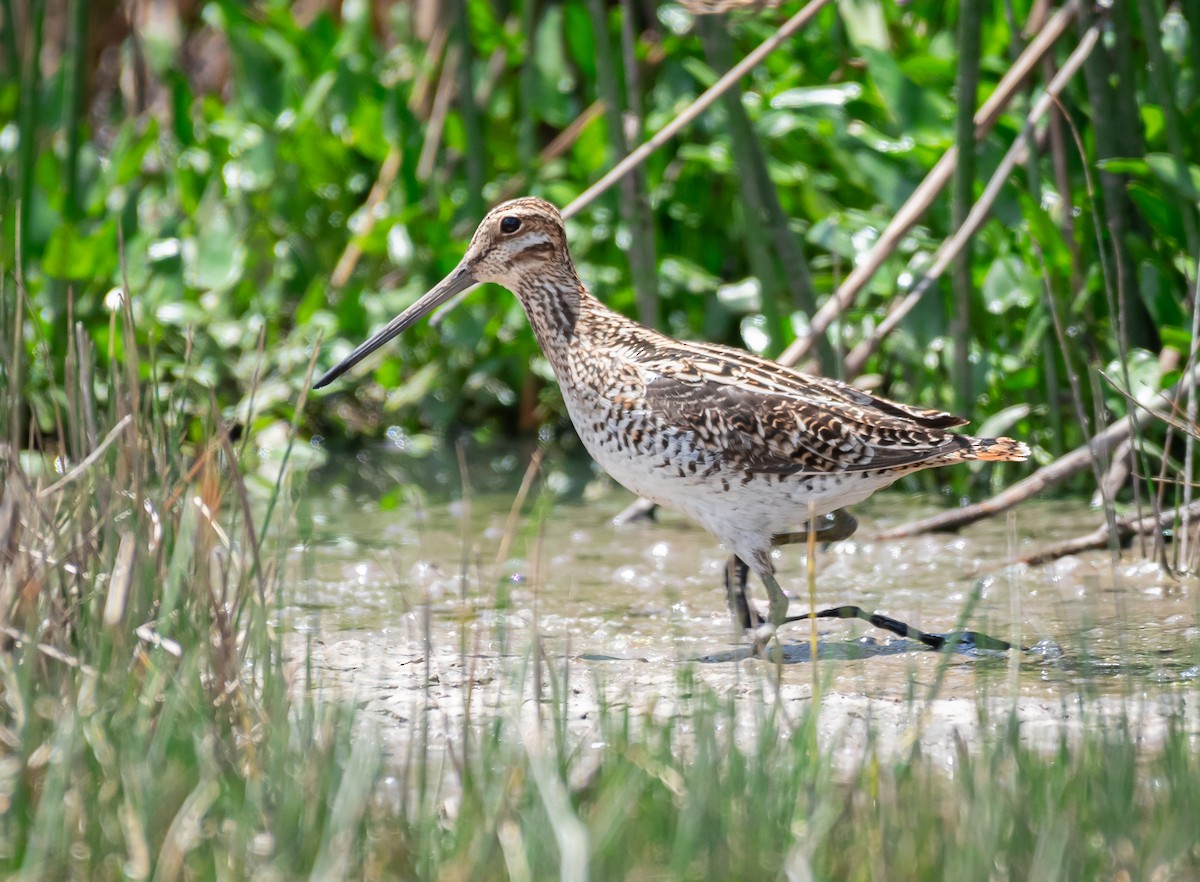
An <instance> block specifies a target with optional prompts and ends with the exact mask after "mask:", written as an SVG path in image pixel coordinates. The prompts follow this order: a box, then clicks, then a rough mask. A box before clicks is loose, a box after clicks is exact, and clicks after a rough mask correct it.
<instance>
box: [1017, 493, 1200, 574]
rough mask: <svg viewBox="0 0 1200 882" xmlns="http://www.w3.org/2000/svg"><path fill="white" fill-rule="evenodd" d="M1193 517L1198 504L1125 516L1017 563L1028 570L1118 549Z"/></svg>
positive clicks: (1036, 552)
mask: <svg viewBox="0 0 1200 882" xmlns="http://www.w3.org/2000/svg"><path fill="white" fill-rule="evenodd" d="M1197 515H1200V501H1196V502H1193V503H1191V504H1189V505H1185V506H1184V505H1181V506H1180V507H1179V508H1172V509H1168V510H1167V511H1163V512H1159V513H1158V514H1157V515H1147V516H1146V517H1142V518H1139V517H1137V516H1136V515H1126V516H1124V517H1119V518H1117V519H1116V520H1115V522H1114V523H1113V524H1112V525H1111V526H1110V525H1109V524H1107V523H1105V524H1101V525H1100V526H1099V527H1097V528H1096V529H1095V530H1093V531H1092V532H1090V533H1086V534H1084V535H1083V536H1076V537H1075V538H1073V539H1067V540H1065V541H1063V542H1059V543H1056V544H1055V545H1051V546H1049V547H1047V548H1043V549H1040V550H1039V551H1035V552H1033V553H1032V554H1027V555H1025V556H1024V557H1022V558H1021V559H1020V562H1021V563H1023V564H1028V565H1029V566H1031V567H1033V566H1040V565H1041V564H1047V563H1050V562H1051V561H1054V560H1058V559H1059V558H1060V557H1066V556H1067V555H1070V554H1079V553H1081V552H1084V551H1096V550H1100V549H1104V548H1109V547H1110V546H1111V545H1113V544H1116V545H1118V546H1119V545H1122V544H1124V543H1125V542H1126V541H1127V540H1129V539H1131V538H1133V537H1134V536H1145V535H1147V534H1149V533H1162V531H1164V530H1168V529H1170V528H1171V527H1172V526H1173V525H1174V524H1175V523H1177V522H1179V521H1182V522H1183V523H1184V524H1186V523H1187V522H1188V520H1189V519H1190V518H1194V517H1196V516H1197Z"/></svg>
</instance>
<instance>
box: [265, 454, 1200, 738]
mask: <svg viewBox="0 0 1200 882" xmlns="http://www.w3.org/2000/svg"><path fill="white" fill-rule="evenodd" d="M548 460H549V464H547V465H546V466H545V467H544V469H543V471H542V474H541V475H540V476H539V478H538V480H537V481H535V484H534V489H533V490H532V491H531V492H530V494H529V498H528V499H527V500H526V502H525V505H524V508H523V510H522V511H521V512H520V513H518V516H517V517H516V518H515V520H514V519H513V515H512V505H513V499H514V496H515V493H516V488H517V486H518V485H519V483H520V479H521V475H522V473H523V471H524V468H525V464H526V462H527V461H528V451H522V452H519V453H516V454H511V453H510V454H505V455H502V456H500V457H495V456H493V457H491V458H482V459H479V460H474V459H473V460H472V462H471V463H470V465H469V466H468V467H467V470H466V473H467V476H468V481H469V484H470V486H471V490H470V492H469V494H468V495H466V496H464V495H463V494H462V492H461V485H462V482H461V477H460V469H459V466H458V465H457V464H456V463H455V462H454V461H453V460H449V461H447V460H446V459H445V458H440V459H439V458H436V457H434V458H429V459H424V460H420V459H415V458H412V457H406V456H404V455H403V454H402V453H398V452H390V451H375V452H370V453H366V454H363V455H362V456H360V457H359V458H358V459H357V460H356V461H355V462H354V463H352V464H351V467H350V468H348V469H346V470H344V471H342V472H340V473H338V474H334V475H325V476H323V477H322V480H321V482H320V483H319V484H316V485H314V486H313V487H312V488H311V493H310V496H309V500H308V503H307V504H306V506H305V508H304V510H303V511H302V513H301V520H302V526H304V525H307V529H308V530H309V531H310V536H309V540H308V542H307V544H306V545H305V546H304V547H303V548H299V549H297V550H296V552H295V554H294V555H293V558H292V560H291V568H292V571H291V574H290V578H289V579H288V585H289V586H290V592H289V595H288V597H286V598H285V623H284V624H285V626H286V627H288V628H290V629H292V630H293V631H294V632H295V635H296V637H297V639H303V642H304V643H305V645H307V646H309V647H311V648H312V649H313V660H314V679H316V680H318V681H321V682H323V683H326V684H332V685H334V686H335V687H336V688H339V689H351V690H353V691H354V692H355V693H356V694H357V695H358V696H359V697H360V699H361V700H362V701H363V702H364V703H366V704H373V705H374V706H375V708H376V709H377V710H381V711H383V712H384V713H385V714H389V715H390V716H392V717H394V718H400V719H409V718H410V717H411V715H412V713H413V711H412V710H411V707H412V706H414V705H415V704H421V705H422V706H424V707H428V706H429V702H430V701H431V697H432V700H433V702H434V704H437V703H438V701H439V696H440V701H441V704H443V705H445V706H447V707H448V706H450V705H455V706H457V705H456V704H455V701H454V700H452V699H454V697H455V696H456V694H457V693H458V692H460V691H462V689H463V688H464V687H466V686H470V685H483V686H486V685H488V684H490V683H492V682H494V681H496V679H497V678H499V677H502V676H503V675H502V673H501V671H502V669H506V665H507V666H508V667H511V666H512V664H516V665H518V666H520V665H525V666H528V665H529V664H531V663H532V662H531V656H530V655H529V649H530V647H531V645H533V643H534V642H535V641H534V637H535V635H537V637H538V638H539V642H538V646H539V647H540V650H541V655H540V656H539V657H538V658H539V660H542V659H544V660H545V663H546V664H547V665H549V666H551V667H553V666H554V665H560V666H562V667H563V668H564V670H565V669H566V668H567V667H570V668H572V669H573V670H574V672H575V681H574V682H575V683H576V684H579V683H586V684H587V685H586V686H585V687H578V686H577V688H579V689H580V693H579V695H580V697H579V700H580V701H582V702H585V703H586V702H594V701H598V700H600V698H601V697H602V695H607V697H608V699H609V700H611V699H612V698H613V696H614V695H615V696H616V697H617V699H618V700H620V699H622V697H630V700H631V701H632V700H633V698H632V697H631V696H633V695H638V696H640V697H641V698H642V699H644V700H645V701H646V702H648V703H649V704H652V705H655V706H656V707H657V708H658V709H659V710H661V709H662V707H664V706H669V699H670V693H671V692H672V690H675V691H677V689H678V683H677V680H678V678H679V676H680V672H681V671H682V670H685V669H687V670H694V671H697V672H699V673H698V674H697V675H696V676H699V677H701V678H702V679H703V680H704V681H705V682H706V683H708V684H709V685H710V686H713V687H714V688H716V689H718V690H734V691H735V692H736V691H737V690H748V691H749V692H755V691H756V690H757V689H758V688H759V686H761V683H760V682H759V681H760V680H762V679H763V678H768V679H770V680H771V681H772V683H773V684H774V687H775V688H776V689H779V688H781V687H787V688H790V689H791V693H792V695H793V697H794V698H796V699H797V700H806V699H807V697H808V695H809V694H810V691H811V688H812V683H813V673H814V672H813V669H812V665H811V663H810V657H811V656H810V652H809V634H810V630H809V625H808V623H807V622H805V623H798V624H795V625H791V626H789V627H788V628H787V629H786V630H785V631H784V632H783V635H782V641H781V642H782V649H783V660H784V661H785V662H786V663H785V664H784V665H782V666H777V665H774V664H771V663H769V662H764V661H761V660H757V659H748V658H746V655H747V647H746V641H745V639H744V638H743V637H742V636H741V635H739V634H738V633H736V632H735V631H734V629H733V627H732V625H731V622H730V617H729V613H728V610H727V607H726V602H725V594H724V589H723V584H722V576H723V572H724V565H725V564H724V562H725V554H724V552H723V551H722V549H721V548H720V547H719V546H718V545H717V543H716V542H715V540H713V539H712V537H710V536H709V535H708V534H707V533H705V532H704V531H702V530H701V529H699V528H697V527H695V526H693V525H691V524H690V523H689V522H688V521H686V520H684V519H683V518H681V517H679V516H678V515H675V514H673V513H670V512H662V513H661V515H660V517H659V519H658V520H657V521H654V522H647V521H642V522H638V523H633V524H627V525H623V526H620V527H617V526H614V525H613V522H612V521H613V518H614V516H615V515H616V514H617V513H618V512H620V511H621V510H622V509H623V508H624V507H625V506H626V505H627V504H628V503H629V502H630V501H632V498H633V497H632V496H631V495H630V494H628V493H627V492H625V491H624V490H623V489H621V488H620V487H618V486H616V485H615V484H613V483H612V482H610V481H609V480H608V479H607V478H604V477H603V476H600V475H598V474H596V473H595V472H594V471H593V470H592V469H591V468H590V467H589V466H588V465H587V464H586V463H578V462H571V463H568V464H565V465H564V462H566V461H565V460H564V459H563V458H562V457H554V456H551V457H548ZM938 502H939V501H938V500H935V499H931V498H927V497H914V496H911V495H906V494H903V493H899V492H894V491H892V492H885V493H883V494H878V495H877V496H876V497H874V498H873V499H872V500H871V501H869V502H868V503H867V504H865V505H863V506H859V507H857V508H856V510H855V514H856V516H857V517H858V519H859V530H858V533H857V534H856V535H855V536H854V537H853V538H852V539H851V540H848V541H845V542H841V543H837V544H835V545H832V546H830V547H829V548H827V549H822V550H820V551H819V552H818V554H817V560H816V570H817V576H816V600H817V605H818V607H820V608H825V607H829V606H834V605H840V604H856V605H858V606H861V607H863V608H864V609H866V610H868V611H878V612H882V613H885V614H887V615H889V616H892V617H894V618H898V619H901V620H903V621H905V622H908V623H909V624H912V625H914V626H917V627H919V628H922V629H923V630H926V631H932V632H949V631H954V630H956V629H958V628H963V627H965V628H969V629H973V630H976V631H980V632H985V633H987V634H990V635H991V636H993V637H998V638H1001V639H1005V640H1009V641H1011V642H1013V643H1014V644H1020V645H1024V646H1028V647H1033V650H1034V651H1032V652H1028V653H982V652H981V653H959V654H952V655H949V656H948V655H947V654H945V653H942V654H939V653H933V652H930V651H928V650H926V649H924V648H923V647H921V646H920V645H919V644H917V643H916V642H914V641H911V640H907V639H904V638H899V637H895V636H894V635H890V634H887V633H885V632H882V631H879V630H877V629H875V628H872V627H871V626H870V625H868V624H867V623H865V622H860V621H853V620H851V621H843V620H821V621H820V622H819V623H818V631H819V633H820V644H819V654H820V657H821V659H822V660H825V659H828V660H829V661H822V663H821V665H820V666H819V668H820V670H819V678H820V680H821V681H823V682H824V684H825V689H826V691H827V693H828V694H832V695H834V696H835V697H836V696H840V697H843V698H846V697H851V698H863V699H866V700H867V701H869V702H879V701H883V702H893V703H895V702H903V701H906V700H909V699H913V698H926V697H930V696H932V695H933V694H934V693H935V691H936V696H937V698H938V700H940V701H945V700H950V701H955V700H968V699H969V700H970V701H971V702H976V701H979V700H981V699H984V700H986V699H988V698H989V697H994V696H1003V697H1004V698H1005V699H1006V700H1007V701H1010V702H1014V701H1015V702H1017V703H1018V704H1020V703H1021V702H1024V703H1025V704H1026V705H1027V707H1028V708H1034V709H1035V710H1034V712H1033V713H1034V716H1035V717H1037V716H1038V714H1039V713H1040V711H1037V710H1036V709H1037V708H1043V709H1044V708H1050V711H1049V714H1050V716H1051V717H1053V718H1055V719H1058V720H1059V721H1062V720H1063V719H1065V718H1068V717H1070V716H1071V710H1070V707H1071V706H1074V704H1075V703H1076V702H1077V701H1078V700H1079V697H1080V696H1092V697H1096V696H1100V697H1104V696H1107V697H1111V698H1121V699H1122V700H1125V699H1128V698H1130V697H1138V698H1139V700H1140V701H1142V702H1143V703H1144V702H1146V701H1149V702H1150V703H1151V704H1154V703H1161V702H1164V701H1165V702H1167V703H1168V704H1170V703H1171V702H1172V701H1173V700H1174V697H1182V696H1183V695H1185V694H1186V693H1194V691H1195V689H1194V685H1195V680H1196V678H1197V673H1198V671H1200V668H1198V667H1197V662H1198V660H1200V659H1198V652H1200V628H1198V627H1197V619H1196V612H1197V595H1196V590H1197V584H1196V582H1195V581H1189V580H1178V579H1176V578H1174V577H1173V576H1171V575H1169V574H1167V573H1165V572H1163V571H1162V570H1161V569H1160V568H1159V567H1158V566H1157V565H1155V564H1153V563H1152V562H1148V561H1145V560H1143V559H1142V558H1141V557H1140V556H1138V555H1136V554H1132V553H1129V552H1127V553H1126V554H1125V555H1124V556H1123V557H1122V558H1121V559H1120V560H1118V561H1116V562H1114V560H1113V558H1112V555H1111V554H1110V553H1109V552H1105V551H1097V552H1092V553H1088V554H1086V555H1081V556H1078V557H1072V558H1066V559H1063V560H1060V561H1058V562H1055V563H1053V564H1050V565H1047V566H1042V567H1033V568H1030V567H1026V566H1024V565H1019V564H1012V563H1011V562H1012V561H1014V560H1015V559H1017V558H1018V557H1019V556H1021V555H1023V554H1027V553H1029V552H1031V551H1033V550H1035V549H1039V548H1042V547H1044V546H1045V545H1046V544H1049V543H1053V542H1055V541H1057V540H1060V539H1064V538H1068V537H1071V536H1076V535H1080V534H1083V533H1086V532H1088V531H1090V530H1092V529H1094V528H1095V527H1096V525H1097V524H1098V523H1100V519H1101V518H1102V515H1101V513H1099V512H1096V511H1092V510H1090V509H1089V508H1088V507H1087V506H1086V505H1084V504H1082V503H1078V502H1065V503H1064V502H1058V501H1038V500H1035V501H1032V502H1030V503H1027V504H1025V505H1023V506H1021V507H1020V508H1019V509H1017V510H1016V511H1015V512H1014V513H1012V514H1010V515H1008V516H1007V517H1001V518H999V519H995V520H992V521H989V522H984V523H982V524H976V525H973V526H971V527H969V528H967V529H966V530H964V531H963V532H962V533H961V534H958V535H948V534H936V535H930V536H923V537H917V538H913V539H906V540H898V541H887V542H881V541H877V540H875V539H874V538H873V536H874V534H876V533H877V532H879V531H880V530H881V529H883V528H885V527H888V526H891V525H894V524H898V523H903V522H905V521H907V520H910V519H913V518H916V517H919V516H922V515H923V514H928V513H930V512H931V511H933V510H935V509H936V508H937V507H938ZM502 545H506V546H507V554H506V555H505V556H504V559H503V560H500V561H497V555H498V551H499V550H500V549H501V546H502ZM777 565H778V567H779V570H780V582H781V584H783V585H784V586H785V588H787V589H789V591H790V593H791V594H792V595H793V598H794V599H793V603H792V611H793V612H802V611H805V610H806V609H807V608H808V599H807V583H806V574H805V566H804V551H803V549H802V548H799V547H792V548H786V549H782V550H781V551H780V552H779V553H778V562H777ZM750 590H751V592H752V597H753V598H754V599H755V600H756V601H757V602H758V603H759V605H760V607H762V608H764V609H765V594H764V592H763V589H762V586H761V585H758V584H756V583H755V582H754V581H753V580H752V582H751V589H750ZM688 662H694V663H695V664H694V665H689V664H687V663H688ZM581 672H584V673H583V675H582V676H581ZM756 678H757V679H756ZM584 693H587V694H586V695H585V694H584ZM664 696H666V697H665V698H664ZM497 700H499V699H497ZM467 701H468V702H469V701H470V698H469V697H468V699H467ZM664 701H667V704H666V705H664V704H663V702H664ZM460 703H461V702H460ZM465 708H466V705H463V709H462V713H464V714H465V713H466V709H465ZM859 711H861V708H860V709H859ZM586 715H587V711H586V709H585V710H584V711H582V716H581V719H582V718H585V717H586ZM870 715H872V716H875V717H877V716H878V713H877V709H876V710H872V711H870ZM968 716H970V715H968Z"/></svg>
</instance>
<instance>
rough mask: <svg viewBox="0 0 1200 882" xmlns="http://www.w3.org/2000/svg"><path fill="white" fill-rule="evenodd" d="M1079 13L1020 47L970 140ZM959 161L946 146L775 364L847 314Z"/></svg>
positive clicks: (988, 125) (794, 358)
mask: <svg viewBox="0 0 1200 882" xmlns="http://www.w3.org/2000/svg"><path fill="white" fill-rule="evenodd" d="M1078 14H1079V0H1071V2H1069V3H1067V4H1066V5H1065V6H1063V8H1062V9H1060V10H1059V11H1058V12H1056V13H1055V14H1054V16H1053V17H1051V19H1050V21H1048V22H1047V23H1046V26H1045V27H1044V28H1042V30H1041V31H1040V32H1039V33H1038V35H1037V37H1035V38H1034V39H1033V41H1032V42H1031V43H1030V44H1029V45H1028V46H1027V47H1026V48H1025V51H1024V52H1022V53H1021V57H1020V58H1018V59H1017V60H1016V61H1015V62H1014V63H1013V66H1012V67H1011V68H1009V70H1008V73H1006V74H1005V75H1004V77H1003V78H1002V79H1001V80H1000V83H999V84H998V85H997V86H996V91H995V92H993V93H992V95H991V97H989V98H988V100H987V101H985V102H984V103H983V106H982V107H980V108H979V112H978V113H976V114H975V126H976V130H975V139H976V140H980V139H982V138H983V137H984V136H986V135H987V133H988V132H990V131H991V130H992V127H993V126H994V125H995V124H996V121H997V120H998V119H999V118H1000V114H1001V113H1003V111H1004V109H1005V108H1006V107H1007V106H1008V103H1009V102H1010V101H1011V100H1012V99H1013V97H1014V96H1015V95H1016V94H1017V93H1018V92H1019V91H1020V88H1021V84H1022V83H1023V82H1024V81H1025V78H1026V77H1028V76H1029V75H1030V74H1031V73H1032V72H1033V70H1034V69H1035V68H1036V67H1037V65H1038V64H1039V63H1040V61H1041V59H1042V58H1043V57H1044V56H1046V55H1047V54H1049V53H1050V51H1051V50H1052V49H1053V48H1054V44H1055V43H1056V42H1057V41H1058V39H1059V38H1060V37H1061V36H1062V35H1063V34H1064V33H1066V31H1067V28H1068V27H1069V26H1070V24H1071V22H1072V21H1073V20H1074V19H1075V16H1076V15H1078ZM957 161H958V150H957V148H955V147H951V148H950V149H949V150H948V151H946V153H944V154H943V155H942V158H941V159H939V160H938V161H937V164H936V165H934V167H933V168H932V169H931V170H930V172H929V174H927V175H926V176H925V180H923V181H921V183H920V185H919V186H918V187H917V189H916V190H914V191H913V194H912V195H911V196H910V197H909V198H908V201H907V202H905V203H904V205H903V206H901V208H900V210H899V211H898V212H896V216H895V217H893V218H892V222H891V223H890V224H888V225H887V228H886V229H885V230H884V231H883V232H882V233H881V234H880V236H879V238H878V239H877V240H875V244H874V245H872V246H871V250H870V251H868V252H867V253H866V254H865V255H863V257H862V260H861V261H859V262H858V263H857V264H856V265H855V267H854V270H853V272H851V273H850V275H848V276H847V277H846V279H845V281H843V282H842V284H841V285H840V286H838V289H837V291H836V292H835V293H834V295H833V296H832V297H831V298H829V300H828V301H827V302H826V303H825V305H824V306H822V307H821V308H820V309H819V310H817V313H816V315H814V316H813V317H812V321H811V322H810V323H809V327H808V330H807V332H806V333H805V334H804V335H803V336H801V337H798V338H797V339H796V340H795V342H793V343H792V345H791V346H789V347H788V348H787V349H786V350H785V351H784V353H783V355H781V356H780V357H779V362H780V363H781V364H784V365H793V364H796V363H797V362H799V361H800V359H802V358H805V357H806V356H807V355H808V354H809V352H810V351H811V350H812V347H813V344H814V343H815V341H816V340H817V338H818V337H819V336H820V335H821V334H824V333H825V331H826V329H827V328H828V327H829V326H830V325H831V324H833V323H834V322H835V321H837V319H838V318H839V317H840V316H841V314H842V313H843V312H845V311H846V310H847V309H849V307H850V304H852V303H853V302H854V298H855V297H857V296H858V294H859V292H860V291H862V289H863V288H865V287H866V285H867V283H868V282H869V281H870V280H871V278H872V276H874V275H875V273H876V271H877V270H878V269H879V268H880V267H881V266H883V262H884V261H885V260H887V258H888V257H889V256H890V255H891V254H892V252H893V251H895V250H896V247H897V246H898V245H899V244H900V240H901V239H903V238H904V235H905V234H906V233H907V232H908V231H909V230H911V229H912V228H913V227H914V226H915V225H916V223H917V221H919V220H920V219H921V217H922V215H924V214H925V212H926V211H927V210H928V209H929V207H930V206H931V205H932V204H933V202H934V200H935V199H936V198H937V195H938V193H940V192H941V190H942V188H943V187H945V186H946V184H947V183H949V181H950V177H951V175H952V174H953V172H954V166H955V163H956V162H957Z"/></svg>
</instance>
